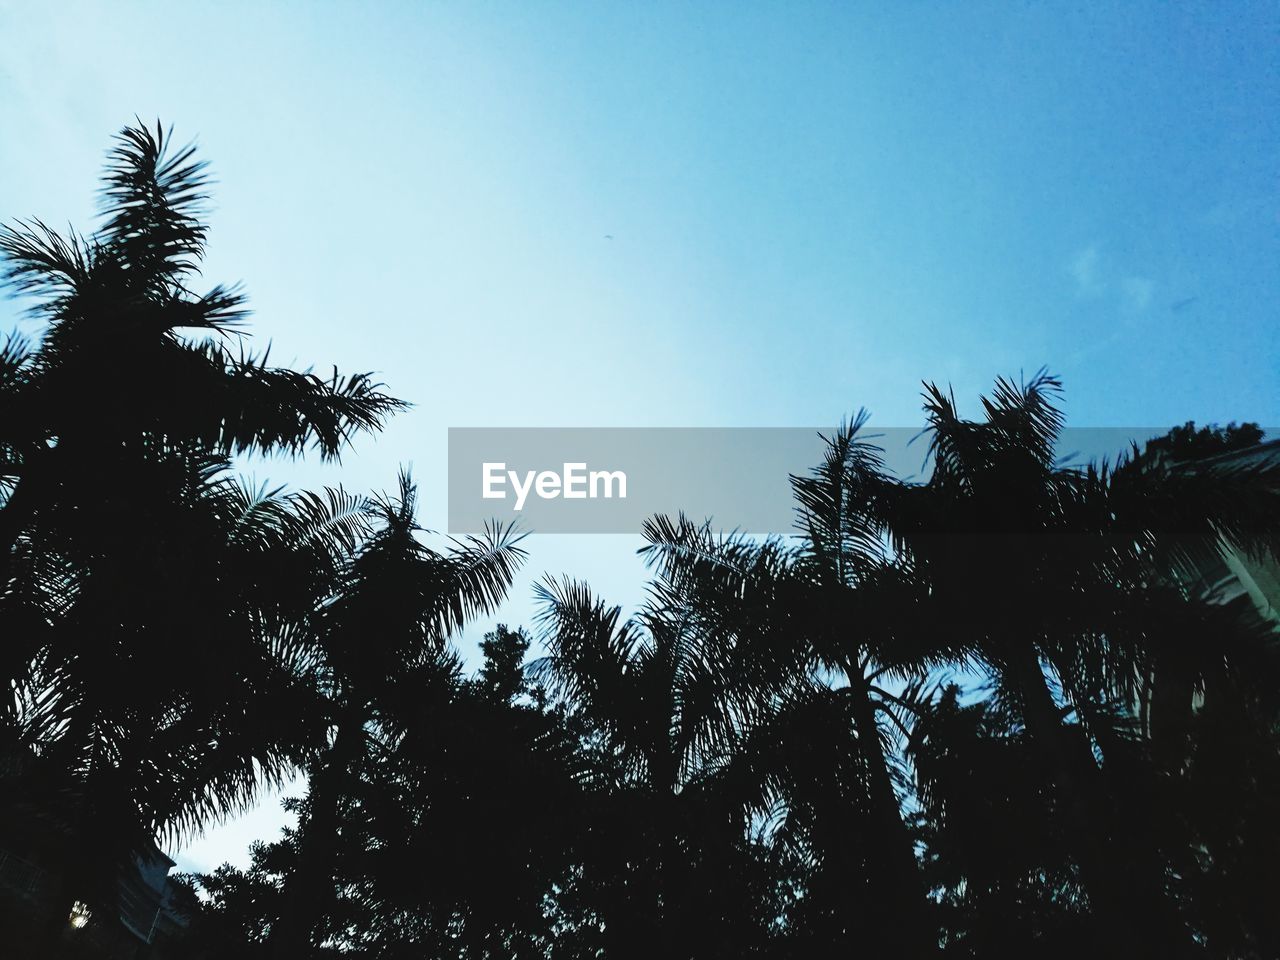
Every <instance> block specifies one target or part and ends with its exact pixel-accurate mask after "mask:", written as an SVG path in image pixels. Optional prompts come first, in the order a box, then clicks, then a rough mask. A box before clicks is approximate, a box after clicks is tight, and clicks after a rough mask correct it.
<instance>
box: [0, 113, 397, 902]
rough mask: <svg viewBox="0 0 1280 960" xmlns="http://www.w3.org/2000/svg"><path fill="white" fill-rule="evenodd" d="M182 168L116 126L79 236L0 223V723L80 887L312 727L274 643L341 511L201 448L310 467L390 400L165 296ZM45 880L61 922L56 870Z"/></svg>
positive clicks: (233, 310)
mask: <svg viewBox="0 0 1280 960" xmlns="http://www.w3.org/2000/svg"><path fill="white" fill-rule="evenodd" d="M206 185H207V181H206V179H205V176H204V172H203V164H201V163H199V162H198V161H196V160H195V159H194V154H193V150H192V148H190V147H187V148H183V149H180V150H176V151H175V150H173V149H172V148H171V146H170V144H169V137H168V136H167V135H166V134H165V133H164V132H163V131H162V130H161V129H160V128H159V127H157V128H156V130H155V131H154V132H152V131H150V130H148V129H146V128H145V127H143V126H142V125H141V124H139V125H138V126H137V127H132V128H128V129H126V130H125V131H124V132H123V133H122V134H121V135H120V136H119V138H118V144H117V146H116V148H115V149H114V150H113V151H112V153H111V158H110V165H109V167H108V171H107V175H106V179H105V186H104V190H103V206H104V214H105V222H104V224H103V226H102V228H101V229H100V230H99V231H98V232H97V233H95V234H94V235H92V236H90V237H82V236H79V235H77V234H75V233H74V232H73V233H70V234H68V235H66V236H60V235H59V234H58V233H56V232H54V231H53V230H51V229H50V228H48V227H47V226H46V225H44V224H43V223H41V222H40V221H38V220H37V221H30V222H27V223H18V224H15V225H14V226H10V227H3V228H0V255H3V257H4V260H5V277H6V279H7V281H8V283H9V284H10V286H11V287H12V288H15V289H16V290H17V291H18V292H19V293H20V294H22V295H25V296H30V297H34V298H35V300H36V302H35V307H34V310H33V312H34V314H35V316H36V317H37V318H39V319H40V320H42V321H43V322H44V329H43V331H42V334H41V336H40V338H39V340H38V343H37V344H36V345H34V346H33V345H32V344H31V343H30V342H28V341H26V340H24V339H22V338H19V337H17V336H16V335H13V336H10V338H9V339H8V341H7V342H6V344H5V346H4V348H3V349H2V350H0V415H2V419H0V624H3V629H4V633H5V638H6V644H5V649H4V651H3V663H0V674H2V675H3V677H4V680H5V682H6V684H7V685H8V687H9V689H10V690H11V691H12V694H13V697H12V700H11V701H9V702H7V703H6V704H5V708H4V710H5V719H4V724H5V727H6V740H7V744H8V746H9V747H10V748H11V749H15V750H17V751H18V755H19V756H24V757H25V756H26V755H27V754H29V753H30V752H31V751H35V752H36V753H38V754H39V763H38V764H36V766H37V767H38V768H39V769H40V770H42V771H44V773H42V774H41V779H42V780H43V781H44V782H51V783H56V784H61V786H59V787H58V788H57V789H58V791H59V796H60V797H61V798H62V799H63V800H66V803H62V804H61V806H60V807H59V806H58V805H56V804H55V805H54V806H55V808H57V809H64V810H65V811H66V817H64V827H65V829H64V831H63V833H64V835H65V837H66V838H68V842H69V847H68V856H67V857H62V858H57V859H60V862H62V863H63V864H64V865H65V864H70V863H77V862H80V863H83V862H91V863H94V864H96V865H97V868H94V869H90V870H89V871H88V873H87V874H86V877H85V878H84V880H83V883H85V884H87V885H89V886H95V885H96V886H97V888H98V889H99V890H101V889H104V888H105V885H104V884H98V883H97V880H98V879H101V878H104V877H106V876H108V874H109V871H110V869H111V868H112V866H113V865H114V864H116V863H118V862H119V861H120V860H121V858H127V856H129V855H131V853H132V851H134V850H136V849H138V848H139V845H140V844H142V843H143V839H144V838H145V839H146V841H147V842H149V841H150V838H151V836H152V834H153V833H154V832H155V831H157V830H176V831H180V832H189V831H191V830H194V829H198V828H199V827H201V826H202V825H203V824H205V823H207V822H209V820H210V819H211V818H215V817H217V816H219V815H221V814H224V813H227V812H230V811H233V810H235V809H238V808H239V807H240V806H241V805H243V804H244V803H246V802H248V800H249V798H250V797H251V795H252V793H253V792H254V790H255V789H256V788H257V787H258V786H260V785H262V784H264V783H270V782H272V781H273V780H276V779H278V778H279V776H280V772H281V771H282V770H283V769H284V768H285V766H286V765H287V764H288V763H289V762H291V761H292V760H294V759H296V758H297V757H298V756H299V755H300V752H301V751H303V750H304V749H305V746H306V745H307V743H308V742H314V741H315V739H316V736H315V733H314V730H304V729H303V727H305V724H303V723H302V722H301V721H302V720H304V719H305V718H307V717H309V716H313V715H315V713H316V711H315V710H314V703H315V699H316V698H315V696H314V692H313V691H311V690H310V689H308V688H307V686H306V685H305V683H303V682H301V680H300V678H299V676H298V674H297V670H296V666H297V664H296V662H295V661H294V660H293V659H291V658H292V657H293V655H294V653H295V652H296V643H295V642H294V639H293V638H294V636H295V635H296V634H297V632H298V626H299V622H298V619H297V618H299V617H305V616H306V615H309V614H310V612H311V611H313V610H314V608H315V605H316V597H317V596H323V595H326V594H327V593H328V592H330V590H329V587H330V582H331V580H332V577H333V576H334V574H335V570H336V566H335V563H334V556H335V554H336V553H341V552H342V551H343V546H344V544H347V543H350V542H353V541H354V539H356V538H358V529H359V527H360V524H361V523H362V520H361V518H360V514H361V509H362V508H361V507H360V506H359V504H358V503H357V502H356V501H355V500H354V499H353V498H350V497H348V496H347V495H345V494H342V493H340V492H334V493H333V494H331V495H329V496H327V497H326V496H324V495H321V496H319V497H308V496H305V495H299V496H283V495H281V494H280V492H279V491H265V490H256V491H249V490H245V489H243V488H241V487H240V486H238V485H236V484H235V483H234V482H232V481H231V480H230V479H229V478H228V476H227V471H228V467H229V464H228V460H227V458H228V457H229V456H231V455H233V454H239V453H246V452H262V453H286V454H298V453H301V452H302V451H303V450H304V449H306V448H309V447H314V448H315V449H317V450H318V452H319V454H320V455H321V456H322V457H325V458H336V457H337V456H339V454H340V453H341V452H342V449H343V448H344V447H345V445H346V444H347V443H348V442H349V441H350V440H351V438H352V437H353V436H354V434H355V433H357V432H361V431H371V430H376V429H377V428H378V427H380V425H381V424H382V422H383V420H384V419H385V418H386V417H387V416H388V415H390V414H391V413H393V412H395V411H396V410H398V409H400V408H401V407H402V406H403V404H402V403H401V402H400V401H397V400H394V399H393V398H391V397H388V396H387V395H385V394H384V393H382V392H380V389H379V385H378V384H376V383H374V382H373V381H372V380H371V379H370V378H369V377H368V376H367V375H358V376H354V377H342V376H340V375H338V374H337V373H336V371H335V372H334V374H333V375H332V376H331V377H329V378H324V379H322V378H319V377H317V376H314V375H312V374H310V373H301V372H297V371H293V370H289V369H283V368H275V367H271V366H269V365H268V363H267V359H266V355H265V354H264V355H261V356H254V355H252V354H249V353H247V352H245V351H244V350H243V349H241V348H238V347H237V348H234V349H233V348H232V347H231V346H229V343H230V342H231V341H232V340H235V339H237V338H239V337H241V336H242V333H241V331H240V330H239V325H240V324H241V322H242V321H243V318H244V315H245V309H244V302H243V298H242V296H241V295H240V294H239V293H238V292H237V291H235V290H234V289H228V288H225V287H221V286H215V287H213V288H212V289H211V290H209V291H208V292H206V293H203V294H197V293H195V292H193V291H192V290H191V288H190V284H191V283H192V281H193V278H194V277H195V276H196V274H197V273H198V272H199V266H200V260H201V258H202V256H203V252H204V245H205V240H206V232H207V231H206V228H205V226H204V224H203V223H202V222H201V220H200V214H201V212H202V204H203V200H204V194H203V191H204V189H205V187H206ZM273 711H274V712H273ZM15 769H18V770H19V772H21V770H30V769H32V767H31V765H30V764H27V763H25V761H24V762H23V763H22V764H19V765H18V767H17V768H15ZM23 782H25V781H23ZM9 785H10V786H13V783H12V782H11V783H10V784H9ZM18 789H25V788H18ZM5 799H6V802H9V801H14V802H16V801H19V800H20V799H21V798H20V797H18V796H16V795H15V794H11V795H10V796H8V797H6V798H5ZM60 803H61V801H60ZM28 806H29V805H28ZM67 818H69V819H67ZM108 838H109V839H110V843H109V844H106V845H105V846H104V844H103V843H99V842H98V841H104V842H105V841H106V840H107V839H108ZM98 847H102V849H98ZM99 868H100V869H99ZM59 872H61V873H62V874H64V875H65V876H66V877H67V883H68V884H69V886H68V888H67V889H66V890H64V891H63V893H62V894H60V895H59V896H58V897H55V900H57V901H58V902H57V904H56V909H55V913H58V914H60V918H59V917H57V916H55V917H54V921H55V924H56V925H60V926H64V925H65V921H66V915H67V910H66V909H65V908H66V906H67V904H66V900H67V899H68V898H69V897H70V896H71V894H72V890H71V887H74V886H76V885H77V883H78V882H79V881H77V880H76V878H75V877H74V876H73V875H72V874H73V871H71V870H60V871H59ZM104 895H105V894H104Z"/></svg>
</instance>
